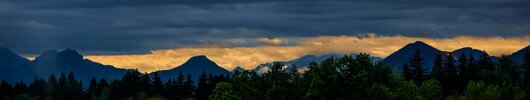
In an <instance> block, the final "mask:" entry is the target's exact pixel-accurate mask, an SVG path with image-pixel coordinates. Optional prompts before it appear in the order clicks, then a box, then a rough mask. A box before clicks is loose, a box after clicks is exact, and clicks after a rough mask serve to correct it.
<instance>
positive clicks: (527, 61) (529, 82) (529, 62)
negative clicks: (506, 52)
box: [523, 51, 530, 92]
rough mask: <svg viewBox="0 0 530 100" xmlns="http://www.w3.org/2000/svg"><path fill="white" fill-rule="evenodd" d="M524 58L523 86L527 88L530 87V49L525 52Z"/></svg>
mask: <svg viewBox="0 0 530 100" xmlns="http://www.w3.org/2000/svg"><path fill="white" fill-rule="evenodd" d="M523 60H524V62H523V69H524V72H525V73H524V78H523V86H524V87H525V88H530V87H529V86H530V51H525V52H524V56H523ZM527 92H528V91H527Z"/></svg>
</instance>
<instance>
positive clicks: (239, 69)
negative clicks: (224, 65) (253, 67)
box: [230, 66, 245, 72]
mask: <svg viewBox="0 0 530 100" xmlns="http://www.w3.org/2000/svg"><path fill="white" fill-rule="evenodd" d="M236 71H238V72H243V71H245V69H244V68H241V66H237V67H236V68H234V69H232V70H231V71H230V72H236Z"/></svg>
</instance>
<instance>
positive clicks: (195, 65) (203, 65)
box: [157, 55, 230, 82]
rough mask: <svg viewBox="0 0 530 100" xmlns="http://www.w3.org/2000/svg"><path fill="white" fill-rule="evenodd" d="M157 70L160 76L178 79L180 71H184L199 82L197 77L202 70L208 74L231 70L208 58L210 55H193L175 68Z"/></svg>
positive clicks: (225, 72) (223, 72)
mask: <svg viewBox="0 0 530 100" xmlns="http://www.w3.org/2000/svg"><path fill="white" fill-rule="evenodd" d="M157 72H158V74H159V75H160V77H161V78H162V79H165V80H167V79H176V78H177V77H178V75H179V72H182V75H184V76H186V75H188V74H190V75H191V77H192V79H193V80H194V82H197V79H198V78H199V76H200V75H201V74H202V72H205V73H206V74H210V73H211V74H212V75H221V74H222V75H225V74H228V73H230V72H229V71H227V70H226V69H224V68H221V67H220V66H219V65H217V64H216V63H215V62H213V61H211V60H210V59H208V57H206V56H204V55H200V56H194V57H191V58H190V59H189V60H188V61H186V62H185V63H184V64H182V65H180V66H178V67H175V68H173V69H170V70H162V71H157Z"/></svg>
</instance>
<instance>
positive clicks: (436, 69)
mask: <svg viewBox="0 0 530 100" xmlns="http://www.w3.org/2000/svg"><path fill="white" fill-rule="evenodd" d="M442 66H443V60H442V55H441V54H436V57H435V58H434V66H433V68H432V71H431V77H432V78H435V79H437V80H440V78H441V75H442V74H443V69H442Z"/></svg>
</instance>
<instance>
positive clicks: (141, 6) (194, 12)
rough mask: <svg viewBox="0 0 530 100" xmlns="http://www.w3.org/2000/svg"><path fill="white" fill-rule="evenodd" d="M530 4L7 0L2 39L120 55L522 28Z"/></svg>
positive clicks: (33, 51)
mask: <svg viewBox="0 0 530 100" xmlns="http://www.w3.org/2000/svg"><path fill="white" fill-rule="evenodd" d="M529 12H530V0H408V1H403V0H334V1H333V0H327V1H323V0H1V1H0V46H4V47H8V48H10V49H12V50H14V51H16V52H18V53H21V54H23V55H37V54H39V53H40V52H42V51H44V50H49V49H65V48H73V49H76V50H79V51H81V52H82V53H84V54H86V55H101V54H110V55H115V54H144V53H149V52H150V51H152V50H159V49H174V48H184V47H201V46H212V45H215V46H226V47H255V46H261V45H270V43H269V42H270V41H269V42H264V41H263V40H264V39H272V38H289V39H297V38H307V37H317V36H340V35H348V36H357V35H360V34H367V33H377V34H378V35H403V36H407V37H427V38H452V37H458V36H477V37H491V36H496V37H498V36H500V37H519V36H524V35H528V34H530V13H529ZM271 41H272V40H271ZM272 44H274V43H272ZM282 45H296V44H289V43H286V44H282Z"/></svg>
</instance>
